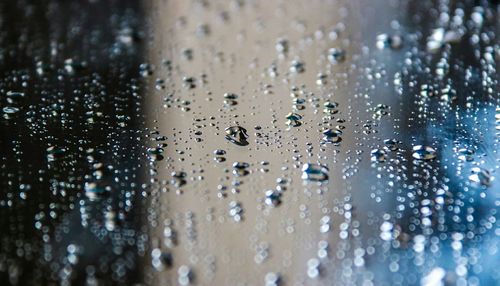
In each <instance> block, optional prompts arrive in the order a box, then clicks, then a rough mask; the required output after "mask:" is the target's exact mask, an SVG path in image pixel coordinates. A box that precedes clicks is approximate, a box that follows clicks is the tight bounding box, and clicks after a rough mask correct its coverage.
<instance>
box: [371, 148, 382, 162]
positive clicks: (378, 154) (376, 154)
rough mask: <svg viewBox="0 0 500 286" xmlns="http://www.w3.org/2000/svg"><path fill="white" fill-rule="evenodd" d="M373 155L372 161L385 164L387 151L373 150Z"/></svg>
mask: <svg viewBox="0 0 500 286" xmlns="http://www.w3.org/2000/svg"><path fill="white" fill-rule="evenodd" d="M370 155H371V161H372V162H377V163H383V162H385V155H386V153H385V151H384V150H382V149H373V150H372V151H371V153H370Z"/></svg>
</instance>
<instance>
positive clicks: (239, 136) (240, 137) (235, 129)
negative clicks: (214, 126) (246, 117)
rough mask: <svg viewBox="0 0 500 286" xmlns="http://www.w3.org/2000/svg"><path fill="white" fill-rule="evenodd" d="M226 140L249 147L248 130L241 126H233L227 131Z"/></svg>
mask: <svg viewBox="0 0 500 286" xmlns="http://www.w3.org/2000/svg"><path fill="white" fill-rule="evenodd" d="M225 131H226V139H227V140H229V141H231V142H233V143H234V144H236V145H239V146H246V145H248V144H249V143H248V141H247V139H248V134H247V130H246V129H245V128H243V127H241V126H231V127H228V128H226V129H225Z"/></svg>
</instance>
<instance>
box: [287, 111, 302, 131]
mask: <svg viewBox="0 0 500 286" xmlns="http://www.w3.org/2000/svg"><path fill="white" fill-rule="evenodd" d="M286 119H287V121H286V124H287V125H288V126H292V127H299V126H300V125H302V121H300V120H301V119H302V115H300V114H298V113H294V112H290V113H288V114H287V115H286Z"/></svg>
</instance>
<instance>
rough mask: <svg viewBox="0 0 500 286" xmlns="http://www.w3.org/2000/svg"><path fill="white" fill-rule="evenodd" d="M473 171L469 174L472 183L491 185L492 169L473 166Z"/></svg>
mask: <svg viewBox="0 0 500 286" xmlns="http://www.w3.org/2000/svg"><path fill="white" fill-rule="evenodd" d="M471 172H472V174H471V175H470V176H469V180H470V181H471V182H472V183H474V184H477V185H480V186H483V187H488V186H489V185H491V181H492V180H493V177H492V176H491V174H490V171H488V170H486V169H483V168H480V167H474V168H472V170H471Z"/></svg>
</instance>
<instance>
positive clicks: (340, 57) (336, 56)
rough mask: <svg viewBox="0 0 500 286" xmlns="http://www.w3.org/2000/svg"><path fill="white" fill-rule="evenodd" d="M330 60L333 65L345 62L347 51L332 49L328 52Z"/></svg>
mask: <svg viewBox="0 0 500 286" xmlns="http://www.w3.org/2000/svg"><path fill="white" fill-rule="evenodd" d="M328 60H329V61H330V62H331V63H332V64H336V63H339V62H343V61H344V60H345V51H344V50H342V49H337V48H331V49H329V50H328Z"/></svg>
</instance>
